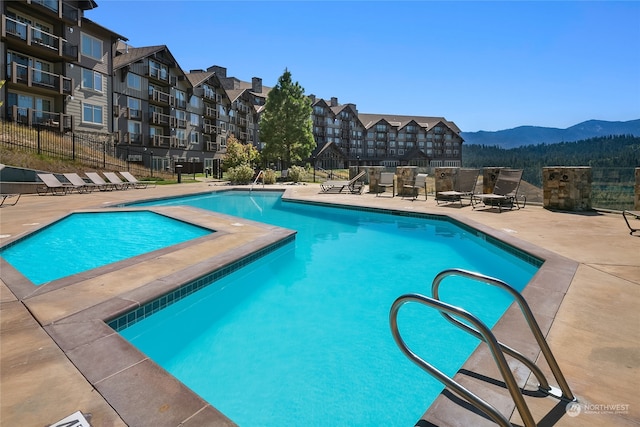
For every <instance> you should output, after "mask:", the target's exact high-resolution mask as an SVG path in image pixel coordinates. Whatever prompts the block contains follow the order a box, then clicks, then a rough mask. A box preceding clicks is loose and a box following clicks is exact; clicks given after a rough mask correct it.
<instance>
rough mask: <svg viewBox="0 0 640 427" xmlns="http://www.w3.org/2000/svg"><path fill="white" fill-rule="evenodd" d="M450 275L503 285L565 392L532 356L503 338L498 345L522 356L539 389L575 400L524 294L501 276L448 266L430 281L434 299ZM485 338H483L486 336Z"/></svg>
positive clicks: (447, 317)
mask: <svg viewBox="0 0 640 427" xmlns="http://www.w3.org/2000/svg"><path fill="white" fill-rule="evenodd" d="M450 276H461V277H465V278H468V279H473V280H477V281H479V282H482V283H486V284H488V285H492V286H496V287H498V288H500V289H503V290H505V291H507V292H509V293H510V294H511V295H512V296H513V297H514V298H515V300H516V301H517V303H518V305H519V306H520V310H521V311H522V314H523V315H524V318H525V320H526V321H527V325H528V326H529V329H530V330H531V333H532V334H533V336H534V338H535V339H536V342H537V343H538V345H539V346H540V350H541V351H542V354H543V355H544V357H545V359H546V360H547V364H548V365H549V368H550V369H551V372H552V373H553V376H554V377H555V379H556V381H557V382H558V385H559V387H560V390H561V391H562V395H556V391H555V390H554V389H553V388H552V387H550V386H549V383H548V382H547V381H546V378H545V377H544V375H543V374H542V372H541V371H540V369H539V368H538V367H537V365H535V363H534V362H531V361H530V360H529V359H527V358H526V357H525V356H523V355H522V354H520V353H518V352H517V351H515V350H513V349H511V348H509V347H507V346H505V345H504V344H502V343H500V342H498V345H499V346H500V348H502V349H503V351H504V352H506V353H507V354H509V355H511V356H512V357H515V358H516V359H518V360H520V361H521V362H523V363H524V364H525V365H526V366H527V367H528V368H529V369H531V372H532V373H533V374H534V375H535V376H536V378H537V379H538V381H540V385H539V387H540V389H542V390H543V391H545V392H546V393H548V394H551V395H553V396H555V397H558V398H563V399H567V400H569V401H573V400H575V397H574V395H573V393H572V392H571V389H570V388H569V384H567V381H566V380H565V378H564V375H562V371H561V370H560V367H559V366H558V362H557V361H556V359H555V357H554V356H553V353H552V352H551V349H550V348H549V344H548V343H547V341H546V340H545V338H544V335H543V334H542V331H541V330H540V326H539V325H538V322H537V321H536V319H535V317H534V316H533V313H532V312H531V309H530V308H529V305H528V304H527V302H526V301H525V299H524V298H523V297H522V295H521V294H520V292H518V291H517V290H515V289H514V288H512V287H511V286H510V285H508V284H507V283H505V282H503V281H502V280H499V279H496V278H494V277H489V276H485V275H483V274H480V273H475V272H471V271H466V270H462V269H457V268H453V269H448V270H444V271H442V272H440V273H439V274H438V275H437V276H436V277H435V279H433V284H432V285H431V292H432V295H433V297H434V298H435V299H437V300H440V297H439V293H438V291H439V288H440V284H441V283H442V280H444V279H445V278H446V277H450ZM440 314H441V315H442V316H443V317H444V318H445V319H447V320H448V321H449V322H451V323H452V324H454V325H455V326H458V327H459V328H461V329H463V330H465V331H467V332H469V333H471V334H472V335H474V336H476V337H477V338H480V339H483V338H482V336H481V335H480V333H479V332H478V331H477V330H474V329H473V328H471V327H470V326H469V325H466V324H464V323H462V322H461V321H459V320H457V319H454V318H453V317H451V316H450V315H448V314H446V313H443V312H440ZM483 341H484V339H483Z"/></svg>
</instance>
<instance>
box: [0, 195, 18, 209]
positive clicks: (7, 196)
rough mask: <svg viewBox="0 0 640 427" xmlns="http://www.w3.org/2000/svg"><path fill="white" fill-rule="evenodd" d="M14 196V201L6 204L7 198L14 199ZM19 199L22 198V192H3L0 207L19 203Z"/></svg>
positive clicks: (0, 197) (0, 196)
mask: <svg viewBox="0 0 640 427" xmlns="http://www.w3.org/2000/svg"><path fill="white" fill-rule="evenodd" d="M14 197H15V200H14V201H13V203H7V204H5V202H6V201H7V199H13V198H14ZM18 200H20V193H3V194H0V207H2V206H15V205H16V203H18Z"/></svg>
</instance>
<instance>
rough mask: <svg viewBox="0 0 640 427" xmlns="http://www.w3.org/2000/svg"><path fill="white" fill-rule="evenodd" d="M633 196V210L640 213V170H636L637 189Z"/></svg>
mask: <svg viewBox="0 0 640 427" xmlns="http://www.w3.org/2000/svg"><path fill="white" fill-rule="evenodd" d="M633 194H634V198H633V208H634V209H635V210H637V211H640V168H636V187H635V189H634V191H633Z"/></svg>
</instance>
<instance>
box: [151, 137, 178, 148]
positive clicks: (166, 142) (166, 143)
mask: <svg viewBox="0 0 640 427" xmlns="http://www.w3.org/2000/svg"><path fill="white" fill-rule="evenodd" d="M173 139H174V138H173V137H172V136H164V135H151V143H152V144H153V146H154V147H165V148H171V147H172V146H173V145H174V143H173Z"/></svg>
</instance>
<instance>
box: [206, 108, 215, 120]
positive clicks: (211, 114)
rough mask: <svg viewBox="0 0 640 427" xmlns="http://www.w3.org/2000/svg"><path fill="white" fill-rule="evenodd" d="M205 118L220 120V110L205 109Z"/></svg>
mask: <svg viewBox="0 0 640 427" xmlns="http://www.w3.org/2000/svg"><path fill="white" fill-rule="evenodd" d="M204 116H205V117H211V118H213V119H217V118H218V110H217V109H215V108H213V107H206V108H205V109H204Z"/></svg>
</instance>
